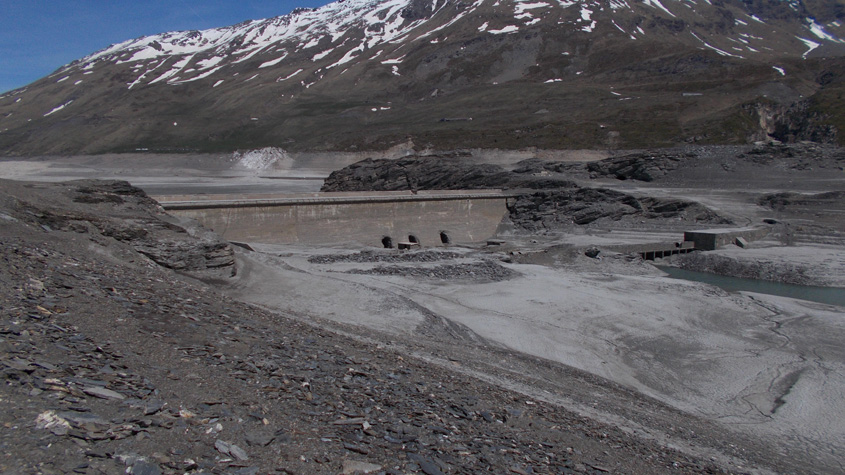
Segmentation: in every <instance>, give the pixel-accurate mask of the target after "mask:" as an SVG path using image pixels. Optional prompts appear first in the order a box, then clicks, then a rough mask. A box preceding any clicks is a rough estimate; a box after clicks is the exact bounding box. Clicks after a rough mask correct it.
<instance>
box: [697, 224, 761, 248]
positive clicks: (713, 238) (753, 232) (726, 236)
mask: <svg viewBox="0 0 845 475" xmlns="http://www.w3.org/2000/svg"><path fill="white" fill-rule="evenodd" d="M767 234H769V228H767V227H756V228H731V229H705V230H699V231H686V232H685V233H684V241H692V242H693V243H695V248H696V249H698V250H701V251H713V250H716V248H718V247H719V246H724V245H727V244H733V243H734V242H735V241H736V240H737V238H742V239H743V240H745V241H756V240H758V239H762V238H764V237H766V235H767Z"/></svg>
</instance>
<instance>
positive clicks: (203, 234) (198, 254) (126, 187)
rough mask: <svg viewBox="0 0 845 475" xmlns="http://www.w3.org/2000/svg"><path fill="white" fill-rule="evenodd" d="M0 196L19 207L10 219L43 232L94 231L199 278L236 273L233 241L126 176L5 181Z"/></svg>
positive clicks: (100, 237)
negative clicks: (175, 212) (182, 215)
mask: <svg viewBox="0 0 845 475" xmlns="http://www.w3.org/2000/svg"><path fill="white" fill-rule="evenodd" d="M12 196H14V197H12ZM0 200H2V201H3V202H5V203H7V204H9V205H10V208H11V209H13V210H14V211H13V213H12V215H10V216H8V218H9V219H14V220H16V221H19V222H22V223H26V224H29V225H32V226H36V227H38V228H40V229H41V230H42V231H44V232H71V233H82V234H91V235H92V239H93V240H94V241H95V242H96V241H97V240H103V239H109V238H110V239H113V240H115V241H117V242H119V243H122V244H125V245H128V246H129V248H131V249H132V250H133V251H134V252H137V253H138V254H140V255H142V256H145V257H147V258H149V259H150V260H151V261H152V262H154V263H156V264H158V265H160V266H163V267H166V268H169V269H173V270H176V271H180V272H185V273H188V274H191V275H193V276H195V277H200V278H220V277H227V276H231V275H234V274H235V272H236V269H235V258H234V251H233V250H232V247H231V246H230V245H229V243H228V242H226V241H224V240H223V239H222V238H221V237H220V236H218V235H217V234H215V233H213V232H211V231H209V230H207V229H205V228H203V227H202V226H200V225H199V224H197V223H195V222H189V221H184V220H179V219H178V218H175V217H173V216H170V215H168V214H167V213H165V212H164V210H163V209H162V208H161V207H160V206H159V205H158V203H156V201H155V200H153V199H152V198H150V197H148V196H147V194H146V193H144V191H143V190H141V189H139V188H135V187H133V186H131V185H130V184H129V183H128V182H125V181H94V180H81V181H74V182H67V183H53V184H47V183H38V184H34V183H28V184H21V183H19V182H9V181H3V191H2V192H0Z"/></svg>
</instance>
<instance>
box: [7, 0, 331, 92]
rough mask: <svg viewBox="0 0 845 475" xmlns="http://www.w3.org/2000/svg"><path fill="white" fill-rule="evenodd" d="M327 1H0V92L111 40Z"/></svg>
mask: <svg viewBox="0 0 845 475" xmlns="http://www.w3.org/2000/svg"><path fill="white" fill-rule="evenodd" d="M327 3H329V0H0V92H5V91H9V90H11V89H16V88H18V87H22V86H25V85H27V84H29V83H31V82H33V81H35V80H37V79H40V78H42V77H44V76H47V75H48V74H50V73H52V72H53V71H55V70H57V69H59V68H60V67H62V66H64V65H65V64H68V63H70V62H72V61H73V60H75V59H79V58H82V57H84V56H87V55H89V54H91V53H93V52H95V51H99V50H101V49H103V48H106V47H108V46H110V45H112V44H115V43H120V42H123V41H126V40H129V39H134V38H138V37H140V36H145V35H154V34H157V33H164V32H167V31H181V30H204V29H208V28H215V27H220V26H229V25H234V24H237V23H240V22H242V21H245V20H258V19H261V18H271V17H275V16H280V15H285V14H287V13H290V11H291V10H293V9H294V8H297V7H308V8H315V7H319V6H322V5H325V4H327Z"/></svg>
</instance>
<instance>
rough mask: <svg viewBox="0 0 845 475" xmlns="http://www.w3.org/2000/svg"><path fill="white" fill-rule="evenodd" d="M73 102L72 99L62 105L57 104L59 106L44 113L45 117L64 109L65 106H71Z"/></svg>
mask: <svg viewBox="0 0 845 475" xmlns="http://www.w3.org/2000/svg"><path fill="white" fill-rule="evenodd" d="M72 102H73V100H70V101H67V102H65V103H64V104H62V105H60V106H57V107H55V108H53V110H51V111H50V112H48V113H46V114H44V117H47V116H50V115H53V114H55V113H56V112H59V111H60V110H62V109H64V108H65V107H67V106H69V105H70V104H71V103H72Z"/></svg>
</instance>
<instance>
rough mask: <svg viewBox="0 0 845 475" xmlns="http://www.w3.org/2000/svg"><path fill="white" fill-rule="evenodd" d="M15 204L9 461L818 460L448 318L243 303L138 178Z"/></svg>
mask: <svg viewBox="0 0 845 475" xmlns="http://www.w3.org/2000/svg"><path fill="white" fill-rule="evenodd" d="M0 206H2V210H0V212H1V213H2V214H0V217H2V221H0V239H2V242H3V246H2V251H0V252H2V262H3V265H2V266H0V282H2V285H1V286H0V309H2V316H0V347H1V348H2V352H0V366H2V372H0V374H2V380H3V385H2V389H0V391H2V392H0V398H2V401H3V405H4V411H2V416H0V418H2V421H0V423H2V425H3V430H2V431H0V451H2V453H3V454H4V458H3V460H2V461H0V471H2V472H3V473H44V474H49V473H56V474H57V473H118V472H121V473H123V472H125V473H133V474H157V473H239V474H254V473H303V474H304V473H426V474H429V475H430V474H439V473H481V472H491V473H507V472H510V473H608V472H614V473H617V472H624V473H640V474H650V473H722V472H731V473H744V472H747V471H752V472H758V471H760V470H763V471H765V470H767V469H769V470H781V469H783V470H787V471H791V472H795V473H800V472H807V473H809V472H811V471H813V470H812V468H811V467H809V466H804V465H803V463H800V462H796V461H795V459H792V460H791V461H790V459H786V458H783V457H781V456H780V455H779V454H777V453H776V451H774V450H773V449H771V448H768V447H767V446H766V445H765V444H761V443H759V442H757V441H754V440H752V439H748V438H743V437H740V436H737V435H732V434H727V433H724V431H723V430H722V429H721V428H719V427H717V426H714V425H712V424H711V423H708V422H706V421H704V420H700V419H697V418H695V417H692V416H690V415H687V414H685V413H682V412H679V411H676V410H674V409H671V408H668V407H666V406H664V405H662V404H660V403H658V402H656V401H654V400H652V399H650V398H647V397H644V396H641V395H639V394H637V393H636V392H633V391H630V390H628V389H625V388H622V387H620V386H617V385H615V384H613V383H610V382H608V381H606V380H602V379H601V378H597V377H595V376H591V375H589V374H586V373H581V372H579V371H576V370H573V369H571V368H567V367H565V366H562V365H557V364H553V363H551V362H543V361H542V360H534V359H532V358H530V357H527V356H525V355H520V354H518V353H514V352H511V351H509V350H504V349H497V348H496V347H495V346H494V347H490V348H488V350H487V351H492V352H493V353H492V354H497V355H498V357H499V358H500V359H501V360H502V363H501V364H497V365H492V366H491V365H490V364H489V363H490V362H489V361H488V362H487V363H484V361H485V360H486V358H484V359H479V358H478V357H476V358H473V357H472V352H473V351H476V350H473V349H472V347H466V348H464V349H459V348H457V347H454V343H457V342H459V341H460V339H461V338H463V337H462V336H461V334H460V333H452V336H451V337H446V336H444V334H439V333H437V331H438V330H436V328H437V326H436V325H435V326H433V327H430V328H429V330H428V331H435V333H436V335H435V336H436V337H437V338H436V339H437V340H439V341H440V344H441V345H446V346H444V347H443V348H444V349H445V348H447V347H448V348H451V349H450V350H449V351H448V352H447V353H441V355H442V356H441V357H440V358H432V357H431V356H428V357H423V356H415V355H425V354H428V355H431V353H430V352H420V350H421V349H422V346H421V345H422V343H421V340H419V339H409V340H402V339H397V338H396V337H395V336H393V337H391V338H389V339H385V340H380V339H379V337H378V332H372V331H367V332H366V333H365V334H361V333H358V332H356V330H355V329H354V328H353V327H348V326H342V325H339V324H331V323H329V322H327V321H323V320H321V319H320V318H319V317H316V318H314V317H311V318H309V319H308V322H307V323H306V322H305V321H304V319H303V317H302V315H295V314H288V315H285V314H280V313H279V312H269V311H266V310H262V309H261V308H258V307H255V306H251V305H247V304H244V303H241V302H238V301H235V300H232V299H231V298H228V297H225V296H224V295H222V294H220V293H219V292H218V291H217V290H215V288H214V287H213V286H211V283H213V282H218V281H221V279H225V278H227V276H230V275H232V274H233V273H234V272H235V271H234V266H233V260H232V259H231V256H232V254H231V248H230V247H228V246H227V245H226V244H225V243H224V242H221V241H220V240H219V239H213V238H211V237H209V235H208V234H207V233H204V232H202V231H201V230H200V229H198V228H194V227H188V228H186V227H181V226H178V225H176V224H174V222H173V219H172V218H170V217H168V216H167V215H165V214H163V213H161V211H160V210H159V209H157V207H156V206H155V204H154V202H151V200H149V199H148V198H146V197H145V196H144V194H143V192H141V191H140V190H137V189H134V188H132V187H130V186H128V185H127V184H126V183H120V182H103V183H98V182H76V183H60V184H51V185H47V184H36V183H12V182H5V181H4V182H3V183H2V200H0ZM151 241H153V242H156V243H158V245H156V246H153V245H152V244H151ZM411 255H417V256H422V257H420V258H421V259H423V260H426V259H428V258H425V254H422V255H420V254H411ZM434 258H436V259H434ZM434 258H433V260H432V261H433V262H435V263H437V262H440V260H441V258H442V256H434ZM351 259H353V260H354V259H355V258H354V257H353V258H351ZM359 260H364V261H366V260H368V259H367V258H361V259H359ZM177 271H178V272H177ZM196 277H200V278H202V279H205V280H204V281H203V280H197V279H196ZM204 282H205V283H204ZM444 338H446V339H445V340H444ZM449 338H452V339H454V338H458V340H453V342H450V341H449ZM485 354H490V353H485ZM528 367H531V368H534V369H535V370H534V371H532V372H526V371H525V368H528ZM528 374H533V375H534V376H535V377H540V375H542V374H546V376H542V378H554V379H555V380H556V381H557V383H556V384H559V383H560V382H561V381H564V380H568V381H571V384H572V385H573V386H572V387H573V390H572V391H571V392H570V396H569V397H571V398H574V399H576V400H580V401H581V403H582V404H589V401H601V402H602V404H603V405H606V409H610V410H612V411H614V412H615V413H617V414H620V415H623V414H624V415H625V416H624V417H626V418H629V419H633V420H637V421H639V424H640V425H639V427H642V428H643V429H640V430H641V431H642V432H640V431H634V432H631V431H630V429H626V428H625V426H618V427H617V426H615V425H609V424H607V423H606V422H601V421H599V420H596V419H593V418H591V417H590V416H587V415H582V414H578V413H575V412H572V411H570V410H568V409H567V407H566V405H565V404H562V403H561V402H560V401H556V400H555V399H554V398H550V399H548V398H543V397H538V396H539V395H540V394H542V392H540V393H537V392H536V390H532V391H528V392H526V391H525V390H520V388H527V387H529V386H532V387H535V388H537V387H542V383H540V382H539V381H534V382H532V381H533V378H527V379H526V376H527V375H528ZM520 375H521V376H520ZM538 384H539V386H538ZM526 385H528V386H526ZM657 434H661V435H659V436H658V435H657ZM672 447H676V448H677V447H680V448H682V450H680V451H679V450H678V449H676V448H672ZM799 460H800V459H799ZM781 464H783V465H781ZM802 467H803V468H802Z"/></svg>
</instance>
